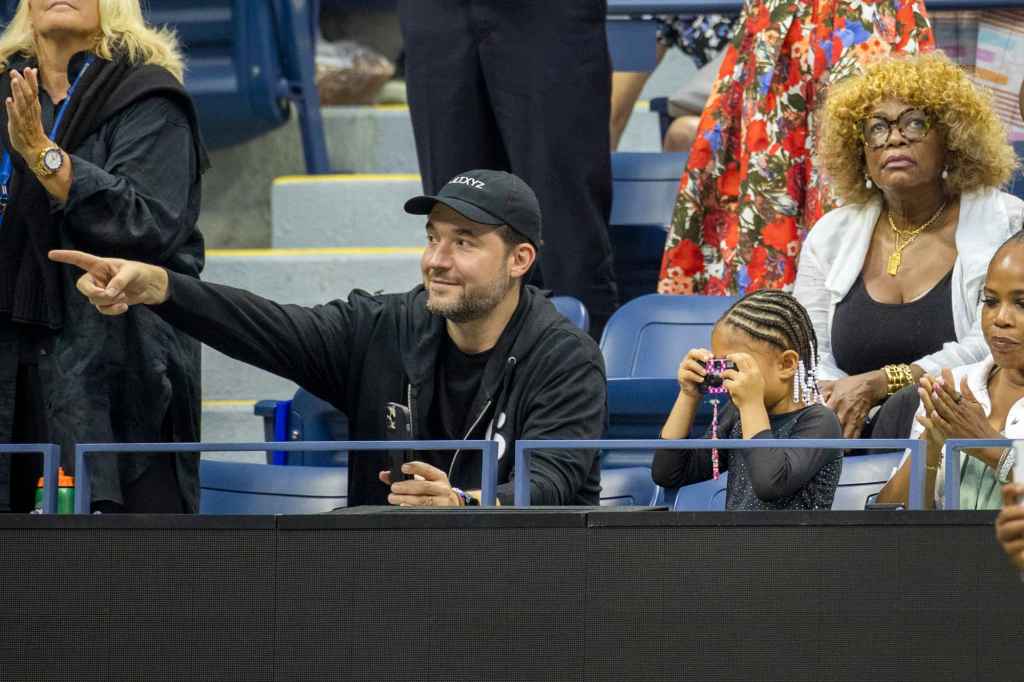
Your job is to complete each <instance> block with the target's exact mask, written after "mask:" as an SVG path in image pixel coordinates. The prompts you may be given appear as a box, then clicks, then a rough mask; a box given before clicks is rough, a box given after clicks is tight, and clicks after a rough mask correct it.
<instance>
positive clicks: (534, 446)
mask: <svg viewBox="0 0 1024 682" xmlns="http://www.w3.org/2000/svg"><path fill="white" fill-rule="evenodd" d="M612 448H614V449H616V450H653V449H656V448H663V449H676V448H678V449H680V450H695V449H703V450H710V449H711V448H718V449H719V450H766V449H769V448H824V449H833V450H910V492H909V495H908V497H909V504H908V506H909V507H910V509H924V475H925V443H924V441H921V440H911V439H882V438H879V439H878V440H871V439H867V438H860V439H850V440H847V439H843V438H780V439H776V440H768V439H765V440H743V439H739V438H737V439H724V440H711V439H707V438H703V439H682V440H660V439H657V438H653V439H645V440H519V441H516V449H515V456H516V460H515V505H516V506H517V507H529V506H530V451H531V450H541V449H543V450H605V449H612Z"/></svg>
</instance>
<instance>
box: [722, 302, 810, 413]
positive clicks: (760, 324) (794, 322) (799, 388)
mask: <svg viewBox="0 0 1024 682" xmlns="http://www.w3.org/2000/svg"><path fill="white" fill-rule="evenodd" d="M718 324H728V325H730V326H732V327H735V328H736V329H740V330H742V331H744V332H746V333H747V334H749V335H750V336H751V337H752V338H754V339H757V340H759V341H764V342H765V343H768V344H770V345H772V346H774V347H776V348H778V349H779V350H781V351H787V350H792V351H796V353H797V355H799V356H800V360H799V363H798V365H797V373H796V375H795V376H794V377H793V401H794V402H803V403H804V404H807V405H809V404H811V403H820V402H821V391H820V390H819V389H818V378H817V374H818V337H817V336H816V335H815V333H814V326H813V325H812V324H811V318H810V317H809V316H808V315H807V310H805V309H804V307H803V306H802V305H801V304H800V302H799V301H797V300H796V298H795V297H794V296H793V295H792V294H788V293H786V292H784V291H779V290H777V289H760V290H758V291H755V292H753V293H750V294H747V295H746V296H744V297H743V298H741V299H740V300H739V301H737V302H736V303H734V304H733V305H732V307H731V308H729V310H727V311H726V313H725V315H723V316H722V319H720V320H719V321H718Z"/></svg>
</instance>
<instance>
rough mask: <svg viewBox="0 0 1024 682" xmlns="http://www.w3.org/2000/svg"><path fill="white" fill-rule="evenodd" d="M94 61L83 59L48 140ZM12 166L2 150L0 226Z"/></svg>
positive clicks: (54, 135) (7, 195) (53, 134)
mask: <svg viewBox="0 0 1024 682" xmlns="http://www.w3.org/2000/svg"><path fill="white" fill-rule="evenodd" d="M94 61H96V57H95V56H93V55H91V54H90V55H88V56H86V58H85V64H84V65H83V66H82V68H81V70H79V72H78V75H77V76H76V77H75V82H74V83H72V84H71V87H70V88H68V96H67V97H65V98H64V103H63V104H61V105H60V108H59V109H58V110H57V116H56V118H54V120H53V129H52V130H51V131H50V139H51V140H56V139H57V138H56V135H57V131H58V130H60V124H61V121H63V120H64V112H66V111H67V110H68V106H70V105H71V98H72V97H73V96H74V94H75V88H77V87H78V83H79V82H80V81H81V80H82V76H84V75H85V72H86V71H88V70H89V67H90V66H92V63H93V62H94ZM13 170H14V169H13V164H12V163H11V155H10V152H8V151H7V150H6V149H5V150H4V160H3V165H2V166H0V224H2V223H3V214H4V213H5V212H6V208H7V202H8V200H9V198H10V195H9V194H8V192H7V188H8V186H9V184H10V181H11V173H12V172H13Z"/></svg>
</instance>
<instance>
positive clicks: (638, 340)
mask: <svg viewBox="0 0 1024 682" xmlns="http://www.w3.org/2000/svg"><path fill="white" fill-rule="evenodd" d="M735 300H736V299H735V298H731V297H724V296H662V295H659V294H650V295H647V296H641V297H640V298H637V299H634V300H632V301H630V302H629V303H626V304H625V305H624V306H622V307H621V308H619V309H618V310H617V311H615V314H614V315H612V317H611V319H610V320H608V325H607V326H606V327H605V329H604V335H603V336H602V337H601V352H602V353H603V354H604V362H605V368H606V370H607V372H608V432H607V437H608V438H658V437H659V436H660V434H661V427H662V425H663V424H664V423H665V418H666V417H667V416H668V413H669V412H670V411H671V410H672V405H673V404H674V403H675V399H676V396H677V395H678V393H679V387H678V384H677V383H676V369H677V368H678V366H679V361H680V360H681V359H682V357H683V354H684V353H686V351H688V350H689V349H690V348H695V347H704V348H709V347H710V345H711V328H712V327H713V326H714V324H715V322H717V321H718V319H719V318H720V317H721V316H722V314H723V313H724V312H725V311H726V310H727V309H728V308H729V306H731V305H732V304H733V303H734V302H735ZM710 423H711V407H710V405H709V404H708V403H706V402H705V403H704V405H702V406H701V409H700V411H698V413H697V416H696V418H695V419H694V425H693V433H694V434H695V435H698V436H700V435H703V434H704V431H705V430H706V429H707V428H708V426H709V425H710ZM652 454H653V453H649V452H648V453H644V452H637V451H632V452H614V451H612V452H608V453H606V454H605V456H604V459H603V460H602V468H603V469H608V468H610V467H615V466H629V465H636V464H638V463H647V464H648V465H649V462H650V458H651V456H652Z"/></svg>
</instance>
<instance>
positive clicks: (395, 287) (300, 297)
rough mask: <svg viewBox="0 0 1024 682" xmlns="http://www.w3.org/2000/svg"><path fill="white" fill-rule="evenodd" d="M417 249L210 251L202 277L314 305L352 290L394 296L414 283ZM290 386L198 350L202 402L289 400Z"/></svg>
mask: <svg viewBox="0 0 1024 682" xmlns="http://www.w3.org/2000/svg"><path fill="white" fill-rule="evenodd" d="M419 253H420V249H419V248H406V249H400V248H395V249H284V250H280V249H265V250H247V249H242V250H237V251H216V250H213V251H210V252H208V256H207V266H206V271H205V272H204V273H203V278H204V279H205V280H207V281H210V282H217V283H219V284H227V285H230V286H234V287H239V288H242V289H248V290H249V291H252V292H253V293H256V294H259V295H260V296H265V297H267V298H271V299H273V300H275V301H278V302H279V303H296V304H299V305H316V304H318V303H325V302H327V301H330V300H334V299H338V298H346V297H347V296H348V294H349V292H351V291H352V289H356V288H359V289H366V290H368V291H384V292H399V291H405V290H407V289H409V288H411V287H412V286H414V285H415V284H416V283H417V282H418V281H419V279H420V275H419ZM295 389H296V387H295V385H294V384H293V383H291V382H289V381H285V380H284V379H281V378H279V377H276V376H273V375H271V374H269V373H267V372H264V371H262V370H259V369H256V368H255V367H250V366H248V365H245V364H243V363H240V362H237V361H235V360H232V359H230V358H228V357H226V356H224V355H222V354H221V353H219V352H217V351H215V350H213V349H211V348H205V347H204V348H203V398H204V399H206V400H253V399H264V398H278V399H284V398H289V397H291V395H292V394H293V393H294V392H295Z"/></svg>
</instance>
